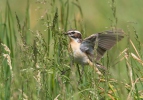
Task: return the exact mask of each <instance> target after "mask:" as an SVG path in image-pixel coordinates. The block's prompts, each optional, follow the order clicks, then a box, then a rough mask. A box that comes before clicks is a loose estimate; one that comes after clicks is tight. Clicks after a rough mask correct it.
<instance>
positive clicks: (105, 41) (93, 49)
mask: <svg viewBox="0 0 143 100" xmlns="http://www.w3.org/2000/svg"><path fill="white" fill-rule="evenodd" d="M65 35H67V36H68V37H69V38H70V44H69V48H70V49H71V50H70V51H72V56H73V58H74V62H75V63H77V64H80V65H82V66H84V65H88V64H89V65H91V66H94V68H95V70H96V71H97V72H98V73H99V74H101V73H100V72H99V71H98V69H97V68H98V67H102V65H100V64H98V63H97V61H99V60H100V59H101V58H102V57H103V55H104V54H105V52H106V51H107V50H109V49H110V48H112V47H113V46H114V45H115V44H116V43H117V42H118V41H120V40H121V39H122V38H123V37H124V32H123V30H121V29H113V30H108V31H104V32H100V33H97V34H92V35H91V36H89V37H87V38H85V39H82V34H81V32H79V31H77V30H69V31H68V32H66V33H65ZM95 66H96V67H97V68H96V67H95Z"/></svg>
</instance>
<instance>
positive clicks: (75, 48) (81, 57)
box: [70, 41, 89, 65]
mask: <svg viewBox="0 0 143 100" xmlns="http://www.w3.org/2000/svg"><path fill="white" fill-rule="evenodd" d="M80 44H81V43H78V42H75V41H71V42H70V48H71V49H72V55H73V57H74V61H75V62H76V63H79V64H82V65H83V64H88V63H89V59H88V57H87V55H86V54H85V53H84V52H82V51H81V50H80Z"/></svg>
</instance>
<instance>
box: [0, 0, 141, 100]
mask: <svg viewBox="0 0 143 100" xmlns="http://www.w3.org/2000/svg"><path fill="white" fill-rule="evenodd" d="M142 3H143V1H134V0H130V1H128V0H127V1H124V0H120V1H116V0H108V1H104V2H103V1H101V0H100V1H99V0H98V1H86V0H76V1H75V0H59V1H56V0H48V1H45V0H43V1H38V0H37V1H34V0H27V1H18V0H13V1H8V0H7V1H5V0H1V1H0V43H1V44H0V100H23V99H24V100H37V99H38V100H141V99H143V91H142V90H143V83H142V81H143V78H142V77H143V72H142V67H143V60H142V59H143V52H142V51H143V39H142V32H143V29H142V24H143V20H142V16H141V12H142V11H143V8H142ZM21 4H22V5H21ZM111 27H118V28H122V29H123V30H124V31H125V33H126V34H125V38H124V39H123V40H122V41H121V42H119V43H118V44H117V45H116V46H115V47H114V48H112V49H111V50H110V51H108V52H107V53H106V54H105V56H104V58H103V59H101V63H102V64H103V65H104V66H106V67H107V69H108V72H109V73H107V74H106V75H104V76H98V75H97V73H96V72H95V71H94V70H93V68H92V67H90V66H86V67H84V70H85V71H84V74H83V75H82V77H81V75H80V72H81V70H82V67H81V66H80V65H76V64H73V63H72V62H71V60H72V57H70V55H69V53H68V48H67V45H68V39H67V37H65V36H64V35H63V33H64V32H66V31H67V30H69V29H78V30H79V31H81V32H82V34H83V36H84V37H86V36H89V35H91V34H93V33H97V32H101V31H104V30H108V29H110V28H111Z"/></svg>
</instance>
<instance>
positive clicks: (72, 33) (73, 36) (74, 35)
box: [65, 30, 82, 42]
mask: <svg viewBox="0 0 143 100" xmlns="http://www.w3.org/2000/svg"><path fill="white" fill-rule="evenodd" d="M65 35H67V36H68V37H69V38H70V40H72V41H77V42H81V41H82V37H81V33H80V32H79V31H77V30H69V31H67V32H66V33H65Z"/></svg>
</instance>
